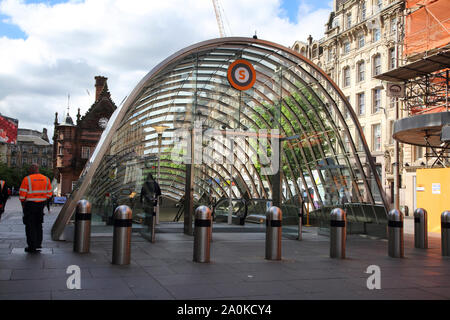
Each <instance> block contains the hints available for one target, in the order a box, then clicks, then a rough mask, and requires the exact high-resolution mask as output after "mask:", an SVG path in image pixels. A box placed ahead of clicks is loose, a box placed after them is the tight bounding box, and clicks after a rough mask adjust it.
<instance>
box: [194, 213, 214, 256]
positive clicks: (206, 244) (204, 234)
mask: <svg viewBox="0 0 450 320" xmlns="http://www.w3.org/2000/svg"><path fill="white" fill-rule="evenodd" d="M194 227H195V228H194V261H195V262H209V258H210V249H211V210H210V209H209V208H208V207H207V206H200V207H198V208H197V209H196V210H195V222H194Z"/></svg>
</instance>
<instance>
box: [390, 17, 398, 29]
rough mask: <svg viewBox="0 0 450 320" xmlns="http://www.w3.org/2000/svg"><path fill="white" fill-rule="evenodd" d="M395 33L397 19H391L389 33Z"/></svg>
mask: <svg viewBox="0 0 450 320" xmlns="http://www.w3.org/2000/svg"><path fill="white" fill-rule="evenodd" d="M396 31H397V18H396V17H394V18H391V33H395V32H396Z"/></svg>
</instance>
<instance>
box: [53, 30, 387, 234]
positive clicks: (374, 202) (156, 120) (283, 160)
mask: <svg viewBox="0 0 450 320" xmlns="http://www.w3.org/2000/svg"><path fill="white" fill-rule="evenodd" d="M237 59H244V60H246V61H248V62H250V63H251V64H252V66H253V67H254V69H255V71H256V81H255V83H254V85H253V87H252V88H250V89H248V90H246V91H239V90H237V89H235V88H233V87H232V86H231V85H230V84H229V82H228V79H227V70H228V67H229V65H230V64H231V63H233V62H234V61H236V60H237ZM161 126H162V127H161ZM157 130H158V131H159V132H160V133H158V132H157ZM278 146H279V148H278ZM191 150H193V152H192V153H191ZM278 150H279V151H280V152H278ZM278 154H279V157H278ZM191 162H193V165H192V168H193V169H192V171H193V173H192V177H193V179H192V181H193V182H192V188H193V197H194V199H195V201H196V203H205V204H211V199H215V202H216V203H217V202H218V201H221V199H228V198H229V197H230V193H231V197H232V198H233V199H236V200H237V199H245V200H246V201H259V200H261V199H265V200H270V199H272V196H273V186H274V185H273V184H274V180H273V175H274V174H276V173H277V169H278V167H279V168H280V169H281V177H280V179H281V194H282V196H281V197H282V207H285V209H286V210H283V215H284V217H288V216H289V212H291V215H295V216H297V212H298V210H296V209H295V208H298V207H299V206H301V205H302V204H303V205H305V206H306V208H307V209H308V211H309V212H310V213H311V217H317V218H320V217H321V215H323V214H325V215H326V214H327V212H329V210H327V208H333V207H336V206H341V207H346V208H347V209H348V210H347V215H348V219H349V221H352V219H353V220H354V221H362V222H374V223H380V222H385V221H386V208H387V203H386V200H385V196H384V193H383V191H382V189H381V184H380V178H379V176H378V173H377V172H376V168H375V164H374V163H373V160H372V157H371V156H370V152H369V149H368V147H367V144H366V141H365V138H364V135H363V134H362V130H361V126H360V124H359V122H358V120H357V117H356V115H355V113H354V111H353V109H352V108H351V106H350V104H349V102H348V101H347V100H346V98H345V96H344V95H343V93H342V92H341V91H340V90H339V88H338V87H337V85H336V84H335V83H334V82H333V81H332V80H331V79H330V78H329V77H328V76H327V75H326V74H325V73H324V72H323V71H322V70H321V69H319V68H318V67H317V66H316V65H314V64H313V63H312V62H311V61H309V60H308V59H306V58H305V57H303V56H301V55H299V54H298V53H296V52H295V51H293V50H290V49H288V48H285V47H283V46H280V45H278V44H275V43H272V42H268V41H264V40H258V39H251V38H220V39H214V40H209V41H205V42H201V43H198V44H195V45H193V46H190V47H188V48H186V49H183V50H181V51H179V52H177V53H176V54H174V55H172V56H170V57H169V58H167V59H166V60H164V61H163V62H162V63H160V64H159V65H158V66H156V67H155V68H154V69H153V70H152V71H150V72H149V73H148V74H147V75H146V76H145V77H144V78H143V79H142V80H141V81H140V82H139V84H138V85H137V86H136V88H135V89H134V90H133V92H132V93H131V94H130V96H129V97H128V98H127V100H126V101H125V103H124V104H123V105H122V106H121V107H119V108H118V109H117V110H116V112H115V114H114V115H113V117H112V118H111V120H110V122H109V123H108V126H107V128H106V130H105V132H104V133H103V135H102V138H101V140H100V142H99V144H98V146H97V148H96V150H95V152H94V154H93V157H92V158H91V159H90V161H89V163H88V165H87V167H86V168H85V170H84V172H83V173H82V177H81V179H80V183H79V184H78V186H77V190H76V192H74V193H73V194H72V196H71V199H70V201H69V202H68V203H67V204H66V205H65V207H64V208H63V210H62V211H61V214H60V217H58V220H57V222H56V223H55V226H54V230H53V231H54V233H55V234H58V231H61V225H64V224H65V223H67V221H68V219H69V218H70V215H71V214H72V213H73V210H74V207H75V204H74V203H75V202H76V201H78V200H79V199H81V198H88V199H89V200H90V201H91V202H92V204H93V210H94V213H96V211H97V213H100V211H101V210H103V209H102V208H104V204H105V201H111V199H113V200H114V201H115V204H129V203H131V202H133V201H134V200H133V199H138V198H139V193H140V190H141V186H142V184H143V182H144V180H145V178H146V177H147V174H148V173H152V174H153V176H154V177H155V178H156V180H158V181H159V184H160V187H161V190H162V194H163V196H164V197H167V198H171V199H173V200H177V201H178V200H180V199H181V198H183V196H184V194H185V190H186V178H187V175H186V169H187V168H188V165H189V163H191ZM230 182H231V186H230ZM107 198H109V199H107ZM289 208H291V209H289ZM282 209H283V208H282ZM290 210H291V211H290ZM137 211H139V210H137ZM137 211H136V212H137ZM286 212H288V214H286ZM261 213H262V214H263V213H264V212H261Z"/></svg>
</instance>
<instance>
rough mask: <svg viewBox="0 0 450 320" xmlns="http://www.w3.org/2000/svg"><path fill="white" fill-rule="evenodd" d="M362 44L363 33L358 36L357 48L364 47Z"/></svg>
mask: <svg viewBox="0 0 450 320" xmlns="http://www.w3.org/2000/svg"><path fill="white" fill-rule="evenodd" d="M364 44H365V39H364V34H360V35H359V36H358V48H362V47H364Z"/></svg>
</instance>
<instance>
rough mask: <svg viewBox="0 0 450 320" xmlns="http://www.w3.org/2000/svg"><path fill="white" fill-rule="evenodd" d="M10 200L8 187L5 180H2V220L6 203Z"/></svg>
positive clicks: (0, 188) (0, 181) (0, 182)
mask: <svg viewBox="0 0 450 320" xmlns="http://www.w3.org/2000/svg"><path fill="white" fill-rule="evenodd" d="M8 198H9V193H8V186H7V185H6V181H5V180H0V219H1V217H2V214H3V212H5V206H6V201H7V200H8Z"/></svg>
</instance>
